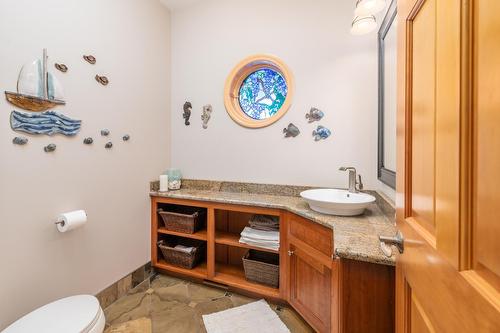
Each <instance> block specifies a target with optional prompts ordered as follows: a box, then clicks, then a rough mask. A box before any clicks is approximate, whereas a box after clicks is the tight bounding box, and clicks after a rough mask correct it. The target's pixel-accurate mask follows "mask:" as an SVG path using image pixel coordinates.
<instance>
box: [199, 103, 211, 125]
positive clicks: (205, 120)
mask: <svg viewBox="0 0 500 333" xmlns="http://www.w3.org/2000/svg"><path fill="white" fill-rule="evenodd" d="M211 115H212V105H210V104H207V105H205V106H204V107H203V113H202V114H201V121H202V122H203V125H202V126H203V128H204V129H207V128H208V121H209V120H210V117H211Z"/></svg>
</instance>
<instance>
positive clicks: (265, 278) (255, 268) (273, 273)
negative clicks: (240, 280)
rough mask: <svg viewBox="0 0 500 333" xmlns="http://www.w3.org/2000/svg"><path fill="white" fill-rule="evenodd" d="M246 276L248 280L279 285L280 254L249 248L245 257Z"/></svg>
mask: <svg viewBox="0 0 500 333" xmlns="http://www.w3.org/2000/svg"><path fill="white" fill-rule="evenodd" d="M243 267H244V269H245V277H246V279H247V280H248V281H252V282H257V283H262V284H265V285H268V286H271V287H274V288H278V287H279V280H280V266H279V256H278V255H277V254H275V253H268V252H261V251H256V250H248V252H247V253H246V254H245V256H244V257H243Z"/></svg>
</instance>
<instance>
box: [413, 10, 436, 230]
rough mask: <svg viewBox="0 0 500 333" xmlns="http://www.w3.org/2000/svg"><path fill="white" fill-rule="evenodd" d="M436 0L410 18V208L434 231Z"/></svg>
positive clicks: (424, 224)
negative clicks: (411, 22)
mask: <svg viewBox="0 0 500 333" xmlns="http://www.w3.org/2000/svg"><path fill="white" fill-rule="evenodd" d="M435 20H436V0H429V1H426V2H425V4H424V5H423V6H422V9H421V10H420V14H419V15H418V16H417V17H416V19H415V20H414V22H413V36H414V37H413V55H412V57H413V69H412V77H413V87H412V90H413V91H412V116H411V121H412V133H413V135H412V154H413V155H412V177H411V189H412V191H411V194H412V196H411V211H412V216H413V217H414V218H415V220H416V222H417V223H418V224H420V225H422V226H423V227H424V228H425V229H426V230H427V231H428V232H430V233H431V234H434V215H435V214H434V197H435V195H434V194H435V193H434V191H435V179H434V171H435V148H436V142H435V141H436V137H435V121H436V108H435V105H436V100H435V95H434V94H435V83H436V82H435V79H436V73H435V54H436V50H435V40H436V25H435Z"/></svg>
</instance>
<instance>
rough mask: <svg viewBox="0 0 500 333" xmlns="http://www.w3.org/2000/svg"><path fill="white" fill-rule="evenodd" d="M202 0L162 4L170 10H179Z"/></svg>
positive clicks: (168, 1)
mask: <svg viewBox="0 0 500 333" xmlns="http://www.w3.org/2000/svg"><path fill="white" fill-rule="evenodd" d="M199 1H201V0H160V2H161V3H162V4H163V5H165V6H166V7H167V8H169V9H177V8H181V7H185V6H189V5H191V4H193V3H195V2H199Z"/></svg>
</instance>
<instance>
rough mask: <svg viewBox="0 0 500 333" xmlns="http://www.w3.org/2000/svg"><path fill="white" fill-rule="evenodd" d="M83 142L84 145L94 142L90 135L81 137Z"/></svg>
mask: <svg viewBox="0 0 500 333" xmlns="http://www.w3.org/2000/svg"><path fill="white" fill-rule="evenodd" d="M83 143H84V144H86V145H91V144H92V143H94V139H92V138H91V137H88V138H85V139H83Z"/></svg>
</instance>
